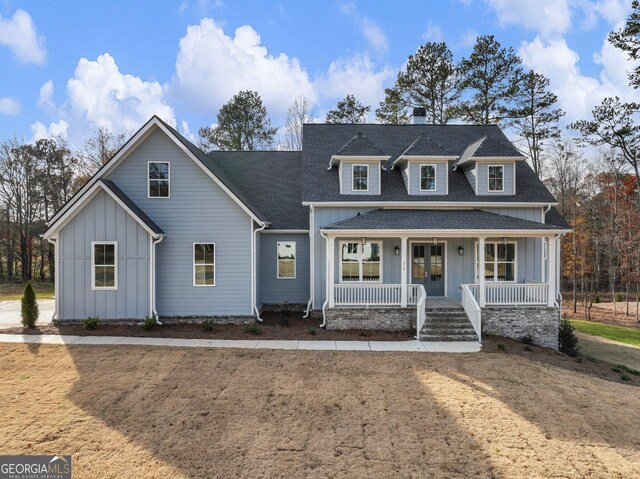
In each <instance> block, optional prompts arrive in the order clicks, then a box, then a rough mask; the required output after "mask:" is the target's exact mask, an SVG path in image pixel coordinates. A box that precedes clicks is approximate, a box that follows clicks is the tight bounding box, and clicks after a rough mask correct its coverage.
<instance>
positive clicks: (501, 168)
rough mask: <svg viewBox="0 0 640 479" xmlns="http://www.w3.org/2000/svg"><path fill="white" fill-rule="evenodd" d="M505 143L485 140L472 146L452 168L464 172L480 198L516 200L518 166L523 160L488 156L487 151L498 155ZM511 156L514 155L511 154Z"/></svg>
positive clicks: (485, 138)
mask: <svg viewBox="0 0 640 479" xmlns="http://www.w3.org/2000/svg"><path fill="white" fill-rule="evenodd" d="M501 145H502V143H500V142H497V140H495V139H493V138H491V137H490V136H484V137H482V138H479V139H477V140H476V141H474V142H472V143H470V144H469V145H468V146H467V147H466V148H465V150H464V151H463V152H462V154H461V155H460V157H459V158H458V160H457V161H456V162H455V163H454V165H453V170H454V171H455V170H457V169H458V168H461V169H462V171H463V172H464V174H465V176H466V177H467V180H468V181H469V184H470V185H471V188H473V191H474V192H475V194H476V195H477V196H513V195H515V194H516V164H517V162H518V161H524V160H525V157H524V156H521V155H519V156H514V155H513V154H509V155H505V156H496V155H495V154H493V155H491V156H489V155H486V154H483V153H484V152H486V151H489V150H490V151H496V148H497V147H498V148H499V147H500V146H501ZM509 153H512V152H511V151H510V152H509Z"/></svg>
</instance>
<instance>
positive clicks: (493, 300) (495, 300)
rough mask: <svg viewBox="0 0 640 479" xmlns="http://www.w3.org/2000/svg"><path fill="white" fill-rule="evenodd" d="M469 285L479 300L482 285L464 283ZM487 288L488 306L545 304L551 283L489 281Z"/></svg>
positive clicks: (486, 299) (485, 285)
mask: <svg viewBox="0 0 640 479" xmlns="http://www.w3.org/2000/svg"><path fill="white" fill-rule="evenodd" d="M462 286H463V288H464V286H468V287H469V291H470V292H471V294H472V295H473V297H474V298H475V300H476V301H477V302H479V298H480V285H479V284H469V285H462ZM484 288H485V290H484V291H485V293H484V294H485V304H486V306H518V305H545V304H547V301H548V297H549V285H548V284H547V283H537V282H536V283H531V282H528V283H500V282H495V283H493V282H487V283H485V284H484Z"/></svg>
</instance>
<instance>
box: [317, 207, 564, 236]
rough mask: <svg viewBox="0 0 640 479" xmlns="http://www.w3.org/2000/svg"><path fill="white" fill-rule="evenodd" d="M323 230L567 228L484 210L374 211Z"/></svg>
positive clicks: (560, 229)
mask: <svg viewBox="0 0 640 479" xmlns="http://www.w3.org/2000/svg"><path fill="white" fill-rule="evenodd" d="M322 229H324V230H340V231H345V230H355V231H358V230H410V231H417V230H425V231H429V230H435V231H445V230H446V231H448V230H459V231H461V232H462V231H487V230H495V231H496V233H500V232H502V231H540V232H542V231H553V232H558V233H560V232H564V231H566V229H565V228H563V227H562V226H561V225H555V224H549V223H546V224H545V223H538V222H535V221H528V220H523V219H519V218H512V217H510V216H504V215H499V214H496V213H489V212H487V211H481V210H404V209H396V210H390V209H386V210H382V209H379V210H374V211H370V212H368V213H364V214H360V215H358V216H354V217H352V218H349V219H346V220H342V221H338V222H337V223H333V224H330V225H327V226H325V227H323V228H322Z"/></svg>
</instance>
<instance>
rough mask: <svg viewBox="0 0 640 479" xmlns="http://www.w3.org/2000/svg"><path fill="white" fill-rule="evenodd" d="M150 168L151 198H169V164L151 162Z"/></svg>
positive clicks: (149, 189) (149, 193)
mask: <svg viewBox="0 0 640 479" xmlns="http://www.w3.org/2000/svg"><path fill="white" fill-rule="evenodd" d="M148 168H149V170H148V182H149V187H148V195H149V198H169V195H170V193H169V162H168V161H150V162H149V163H148Z"/></svg>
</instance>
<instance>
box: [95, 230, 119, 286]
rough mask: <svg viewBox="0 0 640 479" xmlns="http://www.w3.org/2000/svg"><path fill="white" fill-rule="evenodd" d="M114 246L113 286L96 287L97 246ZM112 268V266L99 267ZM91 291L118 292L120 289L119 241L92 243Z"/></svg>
mask: <svg viewBox="0 0 640 479" xmlns="http://www.w3.org/2000/svg"><path fill="white" fill-rule="evenodd" d="M106 244H112V245H114V247H113V261H114V265H113V286H96V248H95V246H96V245H106ZM98 266H111V265H98ZM91 289H92V290H93V291H116V290H117V289H118V242H117V241H92V242H91Z"/></svg>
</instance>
